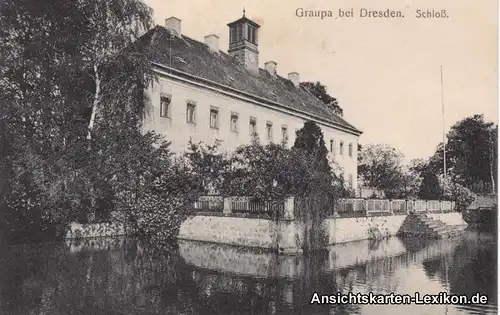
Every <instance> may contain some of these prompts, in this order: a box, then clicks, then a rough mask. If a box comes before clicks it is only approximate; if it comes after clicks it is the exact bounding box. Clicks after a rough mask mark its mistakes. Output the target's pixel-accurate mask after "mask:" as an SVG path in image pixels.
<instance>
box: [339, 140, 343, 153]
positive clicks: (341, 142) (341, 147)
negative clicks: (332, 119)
mask: <svg viewBox="0 0 500 315" xmlns="http://www.w3.org/2000/svg"><path fill="white" fill-rule="evenodd" d="M339 153H340V155H344V141H340V147H339Z"/></svg>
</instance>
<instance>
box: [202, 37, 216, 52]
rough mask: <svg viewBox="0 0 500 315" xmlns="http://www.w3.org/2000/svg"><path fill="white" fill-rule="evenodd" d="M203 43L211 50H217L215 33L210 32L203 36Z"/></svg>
mask: <svg viewBox="0 0 500 315" xmlns="http://www.w3.org/2000/svg"><path fill="white" fill-rule="evenodd" d="M205 45H207V46H208V49H210V51H212V52H217V53H218V52H219V36H217V35H215V34H210V35H207V36H205Z"/></svg>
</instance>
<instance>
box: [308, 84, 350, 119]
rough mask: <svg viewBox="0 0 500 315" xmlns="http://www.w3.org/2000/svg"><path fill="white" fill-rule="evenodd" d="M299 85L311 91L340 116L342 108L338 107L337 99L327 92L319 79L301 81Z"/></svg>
mask: <svg viewBox="0 0 500 315" xmlns="http://www.w3.org/2000/svg"><path fill="white" fill-rule="evenodd" d="M300 86H301V87H303V88H304V89H306V90H308V91H309V92H311V93H312V94H313V95H314V96H316V97H317V98H318V99H320V100H321V101H322V102H323V104H325V105H326V106H327V107H328V108H329V109H330V110H332V111H333V112H334V113H335V114H336V115H339V116H341V117H342V115H343V112H344V111H343V109H342V107H340V105H339V102H338V101H337V99H336V98H335V97H333V96H331V95H330V94H328V92H327V90H326V86H324V85H323V84H321V83H320V82H319V81H317V82H301V83H300Z"/></svg>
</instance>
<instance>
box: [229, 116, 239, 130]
mask: <svg viewBox="0 0 500 315" xmlns="http://www.w3.org/2000/svg"><path fill="white" fill-rule="evenodd" d="M230 125H231V131H232V132H238V114H236V113H231V122H230Z"/></svg>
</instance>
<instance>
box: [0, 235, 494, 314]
mask: <svg viewBox="0 0 500 315" xmlns="http://www.w3.org/2000/svg"><path fill="white" fill-rule="evenodd" d="M92 242H93V243H92ZM494 244H495V243H494V241H493V240H489V241H488V240H487V239H482V238H478V237H475V236H474V237H470V238H464V239H461V240H453V241H449V240H446V241H441V242H422V241H415V240H397V239H395V240H382V241H379V242H368V241H367V242H360V243H353V244H347V245H342V246H340V245H339V246H336V247H332V248H330V249H329V250H328V251H325V252H322V253H316V254H314V255H310V256H308V257H287V256H276V255H275V254H273V253H266V252H255V251H252V250H247V249H241V248H231V247H221V246H216V245H203V244H187V245H186V244H184V245H183V244H181V247H180V248H177V247H175V246H172V247H171V248H167V249H163V250H156V249H154V248H153V247H150V246H147V244H146V243H142V242H140V241H138V240H125V239H101V240H93V241H87V242H82V243H80V244H76V243H69V244H61V243H47V244H43V245H24V246H13V247H7V248H4V249H2V253H1V255H0V277H1V279H3V281H2V282H1V283H0V313H2V314H3V313H4V314H13V315H15V314H54V315H58V314H61V315H62V314H112V315H113V314H139V315H140V314H304V313H305V314H311V315H312V314H371V313H373V312H372V311H373V310H372V309H370V308H369V307H364V306H357V305H345V306H341V305H337V306H334V305H327V306H318V305H311V304H310V301H311V297H312V295H313V293H314V292H318V293H324V294H335V293H336V292H343V293H348V292H354V293H357V292H363V293H366V292H370V291H372V292H375V293H389V292H393V291H396V292H397V291H398V290H399V288H400V287H399V281H401V276H397V275H396V273H397V270H400V269H405V268H406V269H409V268H410V269H411V268H414V266H423V269H424V270H425V272H426V275H427V277H428V278H430V279H439V280H440V281H441V282H443V281H445V279H446V277H445V276H446V274H445V268H444V264H443V263H442V262H443V259H446V260H447V266H448V268H447V269H448V280H449V286H450V288H451V292H452V293H457V294H458V293H460V294H463V293H466V294H473V293H476V292H478V291H479V292H482V293H486V294H488V295H489V296H490V297H496V291H495V290H496V282H495V281H496V277H491V274H492V273H494V271H495V270H496V265H495V262H496V255H495V250H496V247H495V246H494ZM432 281H435V280H432ZM494 302H496V299H495V301H494Z"/></svg>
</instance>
